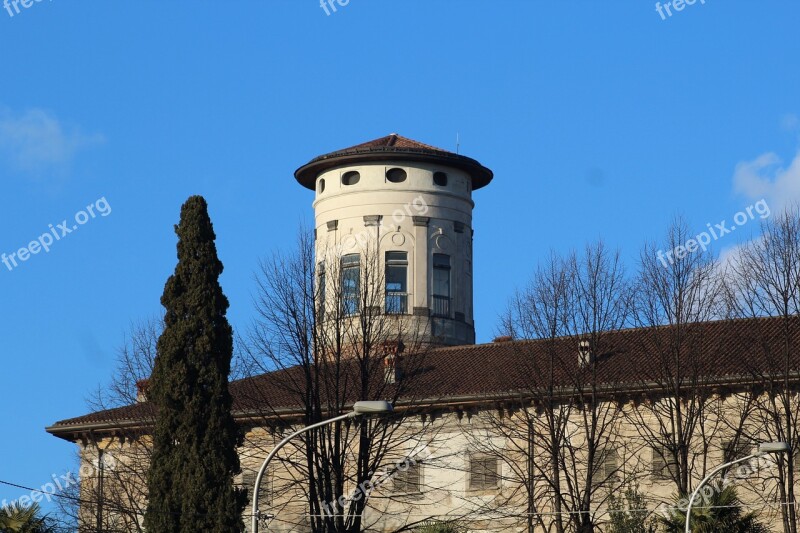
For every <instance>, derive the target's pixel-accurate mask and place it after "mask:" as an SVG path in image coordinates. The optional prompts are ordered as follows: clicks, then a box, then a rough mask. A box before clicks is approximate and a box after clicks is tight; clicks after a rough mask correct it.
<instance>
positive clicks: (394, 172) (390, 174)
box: [386, 168, 408, 183]
mask: <svg viewBox="0 0 800 533" xmlns="http://www.w3.org/2000/svg"><path fill="white" fill-rule="evenodd" d="M407 176H408V174H406V171H405V170H403V169H402V168H391V169H389V170H387V171H386V179H387V180H388V181H391V182H392V183H402V182H404V181H406V177H407Z"/></svg>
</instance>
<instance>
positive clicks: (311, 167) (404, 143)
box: [294, 133, 494, 190]
mask: <svg viewBox="0 0 800 533" xmlns="http://www.w3.org/2000/svg"><path fill="white" fill-rule="evenodd" d="M387 159H391V160H393V161H418V162H429V163H439V164H442V165H446V166H449V167H454V168H457V169H460V170H463V171H465V172H467V173H468V174H469V175H470V176H471V177H472V189H473V190H474V189H480V188H481V187H484V186H485V185H488V184H489V182H490V181H492V177H494V175H493V174H492V171H491V170H489V169H488V168H486V167H484V166H483V165H481V164H480V163H479V162H478V161H476V160H475V159H472V158H470V157H466V156H463V155H460V154H454V153H453V152H448V151H447V150H442V149H441V148H436V147H435V146H431V145H429V144H424V143H421V142H418V141H415V140H413V139H409V138H407V137H403V136H402V135H398V134H396V133H392V134H389V135H387V136H385V137H381V138H379V139H374V140H372V141H368V142H365V143H361V144H357V145H355V146H351V147H349V148H343V149H341V150H336V151H335V152H330V153H327V154H324V155H321V156H318V157H315V158H314V159H312V160H311V161H309V162H308V163H306V164H305V165H303V166H302V167H300V168H298V169H297V170H296V171H295V173H294V177H295V178H296V179H297V181H298V182H300V184H301V185H303V186H304V187H306V188H308V189H311V190H314V184H315V181H316V179H317V176H319V175H320V173H322V172H324V171H326V170H329V169H331V168H334V167H338V166H342V165H353V164H358V163H368V162H373V161H385V160H387Z"/></svg>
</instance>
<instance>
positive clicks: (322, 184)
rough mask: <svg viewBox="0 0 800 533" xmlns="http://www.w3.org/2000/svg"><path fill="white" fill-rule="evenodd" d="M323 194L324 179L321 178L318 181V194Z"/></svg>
mask: <svg viewBox="0 0 800 533" xmlns="http://www.w3.org/2000/svg"><path fill="white" fill-rule="evenodd" d="M324 192H325V178H321V179H320V180H319V193H320V194H322V193H324Z"/></svg>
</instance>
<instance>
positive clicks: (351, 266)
mask: <svg viewBox="0 0 800 533" xmlns="http://www.w3.org/2000/svg"><path fill="white" fill-rule="evenodd" d="M383 268H384V267H383V262H382V261H381V258H380V257H379V251H378V248H377V246H374V245H373V244H372V243H368V244H367V245H365V246H363V247H362V248H360V249H359V250H358V251H357V253H348V254H342V253H341V251H340V250H338V249H335V248H330V249H326V248H324V247H322V246H320V247H318V248H317V249H316V250H315V242H314V238H313V237H312V236H311V235H310V234H309V233H308V232H302V231H301V232H300V235H299V238H298V246H297V249H296V250H295V251H292V252H290V253H278V254H275V255H274V256H273V257H272V258H270V259H269V260H266V261H264V262H263V263H262V266H261V271H260V273H259V275H258V276H257V283H258V293H257V297H256V308H257V319H256V321H255V322H254V325H253V328H252V331H251V334H250V337H249V339H248V349H249V353H250V355H251V357H252V359H253V361H255V362H257V365H256V367H255V368H256V371H257V374H258V377H256V378H255V379H256V380H257V383H258V387H253V388H250V389H248V390H249V391H250V396H249V397H248V398H247V399H246V402H247V406H248V409H249V410H250V413H251V418H252V426H253V427H268V428H272V429H273V430H274V431H275V432H276V434H280V433H281V432H282V431H283V430H285V429H286V428H289V427H294V426H305V425H310V424H313V423H315V422H319V421H321V420H324V419H327V418H331V417H334V416H337V415H340V414H344V413H346V412H348V410H350V409H351V408H352V407H351V406H352V403H353V402H355V401H358V400H376V399H385V400H389V401H391V402H393V403H395V404H396V405H397V406H398V409H397V411H396V413H395V414H394V415H393V416H392V417H391V418H389V420H355V421H353V422H352V423H351V422H341V423H336V424H332V425H330V426H325V427H323V428H320V429H318V430H315V431H312V432H309V433H306V434H305V435H303V436H302V437H301V438H298V439H297V441H296V443H290V444H289V445H287V448H286V450H287V451H286V453H285V454H282V455H281V457H280V458H279V461H280V462H279V466H276V467H275V468H272V469H271V471H270V472H269V474H268V475H269V486H270V487H271V489H272V493H273V494H277V493H281V494H289V493H291V494H294V495H295V496H296V497H293V498H282V499H280V498H272V501H271V502H270V503H271V505H272V509H271V510H272V512H273V513H275V514H277V515H280V516H281V522H277V521H276V520H275V519H273V524H272V527H282V528H284V529H291V528H292V527H296V526H303V527H306V528H310V529H311V530H312V531H315V532H316V531H319V532H321V531H325V532H332V531H337V532H356V531H363V530H367V529H369V528H371V527H373V525H374V524H375V523H376V522H377V521H379V520H381V519H382V518H381V517H380V516H377V515H376V516H374V517H372V518H370V515H369V513H368V512H367V511H368V509H369V506H370V504H371V503H372V502H373V500H374V498H373V499H370V497H369V496H370V494H369V492H370V491H368V490H364V487H370V486H371V484H372V483H373V482H374V480H375V477H376V473H378V472H382V471H383V472H386V471H387V470H388V471H389V472H391V471H393V470H394V469H396V465H397V464H398V463H397V462H398V461H400V460H402V459H404V458H405V457H406V456H407V455H409V454H413V453H414V450H415V449H417V448H418V447H419V445H420V444H421V443H423V444H424V441H425V439H428V440H430V439H431V438H432V435H431V434H430V433H429V434H427V435H426V431H431V429H430V428H431V427H432V426H431V423H430V420H431V419H430V418H428V419H427V420H428V421H429V422H428V423H427V424H426V423H424V422H422V423H420V422H419V420H420V419H417V422H416V423H411V422H410V421H411V419H412V418H413V417H419V415H420V414H421V413H424V412H426V409H427V408H429V407H430V405H431V404H430V402H428V403H425V404H422V403H420V402H419V401H418V400H419V398H417V397H416V396H415V395H416V393H415V392H414V387H412V384H413V381H414V379H415V376H416V375H417V374H418V373H419V371H420V369H421V368H422V366H423V364H424V361H425V356H426V351H427V349H428V345H427V343H426V342H423V339H424V338H425V334H426V333H427V330H426V329H425V328H422V329H420V327H419V323H418V322H417V321H414V320H410V315H406V314H403V313H398V314H395V310H396V304H397V302H390V301H388V298H389V295H387V294H386V293H385V283H384V270H383ZM401 307H402V306H401ZM287 408H289V409H287ZM276 438H277V436H276V437H269V436H267V437H266V438H265V435H264V434H263V432H262V433H259V432H258V431H255V432H252V433H251V434H248V440H247V445H246V446H248V447H249V448H250V449H251V450H252V453H253V455H256V456H258V457H264V456H265V455H266V454H267V452H268V451H269V449H270V447H271V446H272V445H273V443H274V440H275V439H276ZM256 464H257V463H256V462H255V461H249V462H248V461H243V468H244V469H247V468H256ZM248 465H249V466H248ZM298 501H299V502H302V506H303V507H305V510H303V509H302V508H301V507H300V506H299V505H298V503H297V502H298ZM412 503H413V502H412ZM282 511H286V512H282ZM290 516H295V517H297V516H301V517H303V518H302V519H290V518H287V517H290ZM424 519H425V517H421V518H420V519H419V520H418V522H421V521H423V520H424Z"/></svg>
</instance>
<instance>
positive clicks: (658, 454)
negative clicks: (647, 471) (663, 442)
mask: <svg viewBox="0 0 800 533" xmlns="http://www.w3.org/2000/svg"><path fill="white" fill-rule="evenodd" d="M652 474H653V477H654V478H655V479H674V478H675V477H677V474H678V463H676V462H675V457H674V456H673V455H672V452H670V451H669V449H668V448H667V447H666V446H657V447H655V448H653V460H652Z"/></svg>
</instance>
